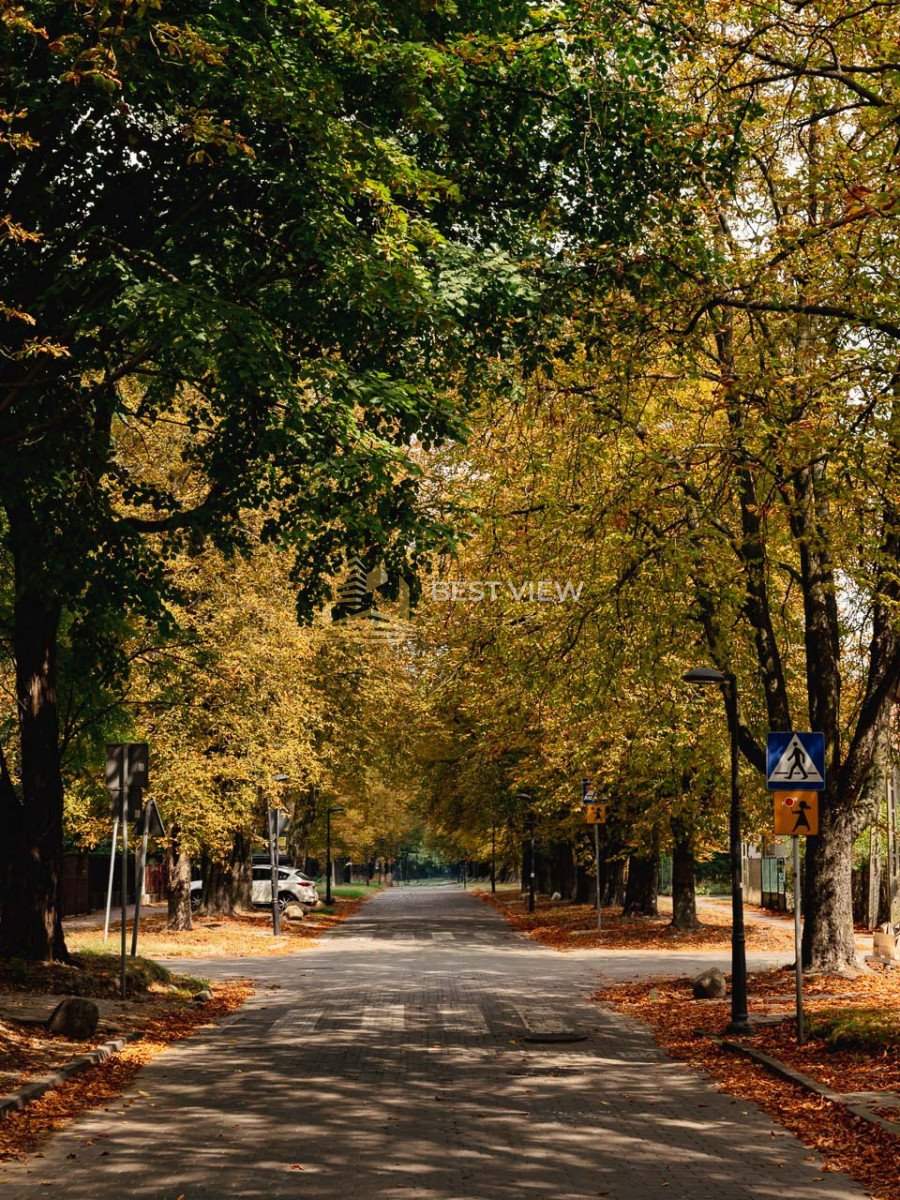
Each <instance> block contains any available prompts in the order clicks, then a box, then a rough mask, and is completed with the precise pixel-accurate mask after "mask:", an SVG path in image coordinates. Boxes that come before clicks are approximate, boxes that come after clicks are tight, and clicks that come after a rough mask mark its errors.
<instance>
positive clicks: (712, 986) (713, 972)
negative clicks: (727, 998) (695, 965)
mask: <svg viewBox="0 0 900 1200" xmlns="http://www.w3.org/2000/svg"><path fill="white" fill-rule="evenodd" d="M727 990H728V988H727V987H726V984H725V976H724V975H723V974H722V972H721V971H720V970H719V968H718V967H710V968H709V970H707V971H701V972H700V974H699V975H698V976H697V977H696V979H695V980H694V999H695V1000H719V999H721V998H722V996H724V995H725V993H726V992H727Z"/></svg>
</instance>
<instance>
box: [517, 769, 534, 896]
mask: <svg viewBox="0 0 900 1200" xmlns="http://www.w3.org/2000/svg"><path fill="white" fill-rule="evenodd" d="M516 799H517V800H525V801H527V802H528V803H529V804H530V803H531V793H530V792H517V793H516ZM528 826H529V832H530V836H531V853H530V854H529V856H528V911H529V912H530V913H533V912H534V887H535V876H534V809H532V810H531V812H530V814H529V817H528Z"/></svg>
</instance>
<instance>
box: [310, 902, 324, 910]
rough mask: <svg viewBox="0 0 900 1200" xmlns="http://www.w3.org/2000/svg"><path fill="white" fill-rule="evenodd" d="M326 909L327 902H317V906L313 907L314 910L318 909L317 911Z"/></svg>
mask: <svg viewBox="0 0 900 1200" xmlns="http://www.w3.org/2000/svg"><path fill="white" fill-rule="evenodd" d="M325 907H326V904H325V901H324V900H317V901H316V902H315V904H314V905H313V908H315V909H317V910H321V909H323V908H325Z"/></svg>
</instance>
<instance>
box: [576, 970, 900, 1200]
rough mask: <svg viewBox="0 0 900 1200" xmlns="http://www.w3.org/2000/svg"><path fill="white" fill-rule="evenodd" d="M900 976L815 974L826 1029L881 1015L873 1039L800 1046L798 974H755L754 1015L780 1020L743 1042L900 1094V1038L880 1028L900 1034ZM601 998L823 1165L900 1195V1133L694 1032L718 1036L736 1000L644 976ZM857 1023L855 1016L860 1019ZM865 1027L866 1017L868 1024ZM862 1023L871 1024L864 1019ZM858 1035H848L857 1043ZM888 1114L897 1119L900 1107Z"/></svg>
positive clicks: (817, 1015) (821, 1075)
mask: <svg viewBox="0 0 900 1200" xmlns="http://www.w3.org/2000/svg"><path fill="white" fill-rule="evenodd" d="M898 975H900V973H898V972H890V973H889V972H882V971H880V970H879V971H872V972H869V973H867V974H865V975H862V976H860V977H859V978H856V979H847V978H843V977H833V976H812V977H809V978H807V980H806V982H805V989H806V1010H807V1013H808V1015H809V1017H810V1022H811V1024H812V1026H813V1028H814V1029H819V1030H820V1031H821V1033H822V1034H823V1035H824V1034H825V1033H826V1031H828V1030H833V1029H834V1028H835V1025H836V1023H837V1024H838V1025H839V1024H840V1021H839V1018H846V1014H847V1013H848V1012H849V1011H855V1012H856V1013H857V1014H862V1013H870V1014H878V1015H879V1016H880V1018H881V1020H880V1021H879V1022H878V1023H877V1029H876V1034H877V1042H873V1043H867V1044H866V1043H860V1044H859V1045H858V1046H857V1047H856V1048H847V1046H846V1043H845V1044H844V1045H845V1048H843V1049H835V1048H833V1047H832V1046H830V1045H829V1044H828V1042H827V1041H826V1038H825V1036H815V1037H811V1038H810V1039H809V1041H808V1042H807V1044H806V1045H804V1046H798V1045H797V1044H796V1036H795V1025H794V992H793V986H794V982H793V981H794V976H793V972H792V971H791V970H790V969H779V970H773V971H765V972H756V973H754V974H752V975H751V977H750V1010H751V1015H752V1016H763V1015H765V1016H771V1017H779V1016H780V1017H781V1018H782V1019H781V1020H780V1021H777V1022H776V1023H774V1024H766V1025H763V1026H761V1027H760V1028H759V1029H758V1030H757V1031H756V1032H755V1033H754V1034H753V1035H752V1036H751V1037H746V1038H742V1039H741V1040H742V1041H744V1042H746V1043H747V1044H748V1045H752V1046H755V1047H757V1048H758V1049H760V1050H763V1051H765V1052H766V1053H767V1054H771V1055H772V1056H774V1057H775V1058H778V1059H780V1060H781V1061H782V1062H784V1063H786V1064H787V1065H789V1066H791V1067H793V1068H795V1069H796V1070H799V1071H802V1072H803V1073H804V1074H806V1075H810V1076H812V1077H813V1078H814V1079H817V1080H819V1081H820V1082H821V1083H824V1084H826V1085H827V1086H828V1087H830V1088H832V1089H833V1090H834V1091H838V1092H859V1091H891V1092H893V1091H896V1092H898V1093H900V1040H898V1039H897V1037H894V1036H883V1029H884V1026H885V1025H887V1026H889V1027H890V1028H892V1029H893V1030H894V1031H898V1030H900V978H898ZM595 999H596V1000H598V1001H601V1002H603V1003H605V1004H610V1005H613V1006H614V1007H615V1008H616V1009H617V1010H618V1011H620V1012H624V1013H627V1014H629V1015H630V1016H633V1017H637V1018H639V1019H640V1020H641V1021H645V1022H646V1023H647V1024H649V1025H650V1026H651V1027H652V1029H653V1033H654V1036H655V1037H656V1040H657V1042H658V1043H659V1044H660V1045H661V1046H663V1047H664V1048H665V1049H666V1050H667V1051H668V1052H669V1053H670V1054H672V1055H673V1056H674V1057H675V1058H679V1059H683V1060H685V1061H686V1062H688V1063H690V1064H691V1066H693V1067H696V1068H698V1069H700V1070H704V1071H706V1072H707V1073H708V1074H710V1075H711V1076H712V1077H713V1078H714V1079H716V1080H717V1081H718V1083H719V1085H720V1088H721V1090H722V1091H726V1092H729V1093H731V1094H732V1095H734V1096H738V1097H742V1098H745V1099H748V1100H753V1101H755V1102H756V1103H757V1104H758V1105H759V1106H760V1107H761V1108H764V1109H765V1110H766V1111H767V1112H769V1113H770V1114H771V1115H772V1116H773V1117H775V1119H776V1120H777V1121H779V1122H780V1123H781V1124H782V1125H784V1126H786V1127H787V1128H788V1129H790V1130H792V1132H794V1133H795V1134H796V1135H797V1136H798V1137H799V1138H800V1139H801V1140H802V1141H803V1142H804V1143H805V1144H806V1145H808V1146H810V1147H813V1148H814V1149H816V1150H817V1151H819V1153H820V1154H821V1155H822V1157H823V1158H824V1160H825V1162H826V1164H827V1168H828V1169H829V1170H834V1171H846V1172H847V1173H848V1174H850V1175H852V1176H853V1177H854V1178H855V1179H857V1180H858V1181H859V1182H860V1183H862V1184H863V1185H864V1186H865V1187H867V1188H868V1189H870V1190H871V1193H872V1195H873V1196H874V1197H876V1198H877V1200H900V1139H898V1138H896V1137H894V1136H893V1135H892V1134H890V1133H888V1132H887V1131H886V1130H882V1129H880V1128H878V1127H876V1126H874V1125H872V1124H870V1123H868V1122H865V1121H862V1120H860V1119H859V1118H857V1117H854V1116H851V1115H850V1114H849V1113H848V1112H847V1111H846V1109H844V1108H843V1107H841V1106H840V1105H836V1104H832V1103H830V1102H829V1101H827V1100H823V1099H821V1098H820V1097H818V1096H815V1095H813V1094H811V1093H809V1092H807V1091H805V1090H804V1089H802V1088H800V1087H797V1086H795V1085H793V1084H789V1083H787V1082H784V1081H783V1080H781V1079H778V1078H777V1077H776V1076H774V1075H772V1074H771V1073H770V1072H769V1071H767V1070H766V1069H765V1068H764V1067H763V1066H761V1065H758V1064H756V1063H754V1062H751V1061H750V1060H749V1059H745V1058H742V1057H739V1056H737V1055H735V1054H733V1053H730V1052H728V1051H725V1050H722V1049H720V1048H719V1047H717V1046H716V1045H715V1043H714V1042H712V1041H710V1040H709V1039H708V1038H706V1037H703V1036H700V1035H699V1033H698V1031H700V1030H703V1031H707V1032H712V1033H721V1032H722V1031H723V1030H724V1028H725V1026H726V1025H727V1024H728V1020H729V1017H730V1000H729V999H725V1000H721V1001H700V1002H698V1001H696V1000H694V999H693V998H692V994H691V983H690V980H687V979H682V980H658V981H652V980H650V981H647V980H645V981H642V982H641V983H634V984H619V985H615V986H609V987H604V988H603V989H602V990H601V991H599V992H598V993H597V994H596V996H595ZM858 1023H859V1022H858ZM864 1024H865V1023H864ZM866 1028H869V1026H868V1024H866ZM851 1041H852V1039H851ZM883 1115H885V1116H889V1117H890V1119H892V1120H898V1119H900V1117H898V1113H897V1111H896V1110H892V1111H888V1110H885V1112H884V1114H883Z"/></svg>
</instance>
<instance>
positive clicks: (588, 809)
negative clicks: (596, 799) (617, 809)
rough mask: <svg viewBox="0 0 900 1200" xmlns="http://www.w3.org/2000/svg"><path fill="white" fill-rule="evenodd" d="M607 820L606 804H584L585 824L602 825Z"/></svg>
mask: <svg viewBox="0 0 900 1200" xmlns="http://www.w3.org/2000/svg"><path fill="white" fill-rule="evenodd" d="M605 820H606V805H605V804H586V805H585V806H584V823H585V825H602V824H603V822H604V821H605Z"/></svg>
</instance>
